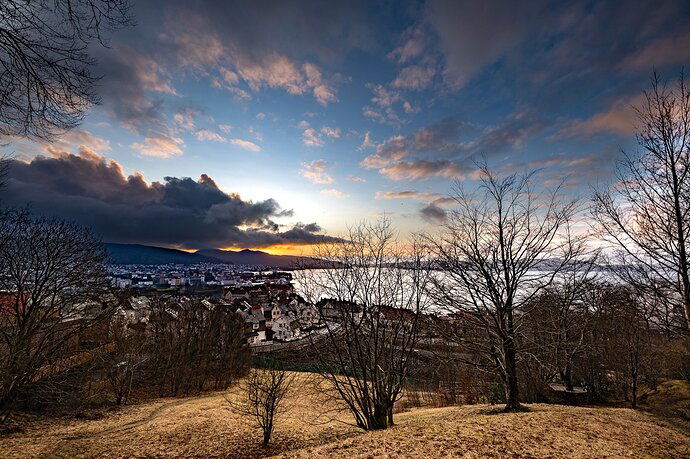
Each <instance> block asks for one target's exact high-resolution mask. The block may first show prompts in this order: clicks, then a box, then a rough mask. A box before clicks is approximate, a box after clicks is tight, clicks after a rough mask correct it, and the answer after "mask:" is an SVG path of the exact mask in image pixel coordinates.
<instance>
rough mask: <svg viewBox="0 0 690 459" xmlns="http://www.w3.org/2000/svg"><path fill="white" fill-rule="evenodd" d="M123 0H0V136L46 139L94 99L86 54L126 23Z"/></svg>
mask: <svg viewBox="0 0 690 459" xmlns="http://www.w3.org/2000/svg"><path fill="white" fill-rule="evenodd" d="M129 10H130V5H129V0H35V1H29V0H3V1H2V2H0V136H23V137H30V138H39V139H50V138H52V137H53V136H54V135H56V134H59V133H61V132H64V131H66V130H69V129H72V128H73V127H75V126H77V125H78V124H79V123H80V121H81V120H82V118H83V116H84V113H85V111H86V110H87V109H88V108H89V107H90V106H91V105H93V104H95V103H98V101H99V99H98V96H97V95H96V92H95V90H94V85H95V83H96V82H97V81H98V77H97V76H95V75H93V74H92V73H91V71H90V68H91V67H92V66H93V65H94V64H95V60H94V59H93V58H92V57H91V56H89V54H88V51H87V50H88V46H89V44H90V43H91V42H93V41H94V40H97V41H99V42H100V43H101V44H105V43H106V41H105V36H104V33H105V32H107V31H109V30H112V29H115V28H119V27H123V26H126V25H129V24H131V22H132V19H131V16H130V13H129Z"/></svg>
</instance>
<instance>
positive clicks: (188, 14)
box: [164, 4, 347, 106]
mask: <svg viewBox="0 0 690 459" xmlns="http://www.w3.org/2000/svg"><path fill="white" fill-rule="evenodd" d="M271 8H274V9H279V10H281V13H279V14H280V15H281V17H283V18H285V20H286V21H287V20H290V17H291V16H294V12H289V11H288V10H285V8H284V7H276V6H274V7H271V6H268V5H267V6H266V8H261V10H265V9H271ZM174 9H175V10H176V11H177V15H176V16H175V17H179V16H178V15H182V14H183V15H184V17H185V18H186V20H185V21H184V22H180V21H177V20H172V17H173V15H170V16H169V17H168V21H167V22H168V27H169V29H170V32H169V33H167V34H165V35H164V43H165V44H166V46H168V47H169V48H171V49H172V50H174V51H173V53H174V55H175V56H176V58H177V60H178V62H179V64H180V65H182V66H184V67H187V68H191V69H194V70H195V71H196V73H198V74H201V75H202V76H204V77H209V78H210V80H211V84H212V86H213V87H216V88H221V89H225V90H228V91H230V92H232V93H234V94H235V95H236V96H238V97H239V98H241V99H247V98H248V97H250V96H249V94H248V93H247V92H246V91H245V90H244V89H243V88H241V85H242V84H244V85H246V86H248V88H249V89H250V90H251V91H254V92H258V91H261V90H262V89H264V88H270V89H282V90H284V91H286V92H288V93H289V94H293V95H305V94H311V95H312V96H313V97H314V99H315V100H316V101H317V102H318V103H319V104H320V105H322V106H327V105H328V104H330V103H333V102H337V101H338V96H337V92H338V91H337V87H336V86H337V83H338V82H339V81H341V78H340V76H339V75H329V76H324V73H323V71H322V69H321V67H320V66H319V65H317V64H316V63H315V62H312V61H311V60H307V59H306V58H305V57H306V56H302V55H303V54H309V53H304V52H303V51H302V50H298V48H297V46H298V45H297V44H296V43H295V42H296V40H295V35H298V34H299V31H298V30H296V29H295V28H294V24H293V27H292V30H291V32H292V36H291V37H290V39H289V40H287V39H286V40H285V41H284V42H280V40H279V39H276V37H277V36H278V35H280V34H281V32H282V31H283V30H284V29H285V26H286V25H287V23H280V24H274V23H273V22H272V19H271V18H269V17H267V16H265V15H257V13H258V11H251V10H250V9H243V8H240V7H233V8H230V7H225V6H224V5H218V4H215V5H213V7H212V8H211V7H209V8H208V9H207V10H200V9H196V10H195V11H190V10H189V9H187V8H185V7H180V6H178V7H177V8H174ZM320 9H321V8H320ZM300 10H303V8H300ZM205 11H213V15H206V14H205ZM250 16H252V17H253V16H255V17H253V18H252V19H251V23H252V24H253V26H254V27H253V28H252V29H249V30H247V23H245V22H244V21H245V20H247V19H248V17H250ZM240 17H242V18H243V19H242V22H241V23H238V22H237V21H238V20H239V18H240ZM346 17H347V14H345V15H344V18H346ZM292 19H294V20H296V21H298V22H304V21H305V20H306V19H307V17H306V16H303V17H301V18H300V17H293V18H292ZM231 24H232V25H231ZM285 32H287V30H285ZM250 37H251V38H250ZM286 38H287V37H286ZM342 38H343V37H340V39H341V42H342ZM297 41H299V40H297ZM285 45H287V46H285ZM314 45H315V43H308V44H307V43H305V46H308V47H313V46H314ZM214 75H218V76H217V77H214Z"/></svg>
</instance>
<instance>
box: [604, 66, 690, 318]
mask: <svg viewBox="0 0 690 459" xmlns="http://www.w3.org/2000/svg"><path fill="white" fill-rule="evenodd" d="M636 111H637V115H638V123H639V124H638V127H637V141H638V144H639V146H640V151H639V152H638V153H636V154H630V153H625V157H624V159H623V160H622V162H621V164H620V167H619V171H618V180H617V182H616V183H615V184H614V185H613V186H612V187H611V188H609V189H607V190H603V191H599V192H596V193H595V194H594V208H593V215H594V218H595V219H596V221H597V222H598V224H599V227H600V229H601V231H602V234H603V236H604V237H605V238H606V239H607V240H609V241H610V242H613V243H614V244H615V246H616V247H617V248H618V249H619V250H618V254H619V256H620V265H621V269H620V270H619V273H621V274H622V275H624V276H625V277H626V280H628V281H630V282H631V283H633V284H634V285H635V286H636V287H637V288H641V287H645V288H646V289H647V290H648V291H650V292H651V293H654V294H658V295H660V296H661V297H663V298H665V300H666V304H667V305H670V306H671V307H677V308H679V309H680V310H682V311H683V314H684V316H685V327H690V260H689V259H688V249H690V245H689V244H690V242H689V241H690V89H688V87H687V82H686V79H685V76H684V75H683V74H681V76H680V78H679V79H678V81H677V83H676V84H675V85H673V86H670V87H669V86H667V85H666V84H664V83H662V82H661V81H660V79H659V76H658V75H657V74H656V73H655V74H654V75H653V77H652V82H651V89H650V90H648V91H645V92H644V101H643V102H642V104H641V105H640V106H639V107H636ZM625 265H628V266H630V268H631V269H622V268H623V267H625Z"/></svg>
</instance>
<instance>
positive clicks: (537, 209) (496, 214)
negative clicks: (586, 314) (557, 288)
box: [429, 165, 583, 411]
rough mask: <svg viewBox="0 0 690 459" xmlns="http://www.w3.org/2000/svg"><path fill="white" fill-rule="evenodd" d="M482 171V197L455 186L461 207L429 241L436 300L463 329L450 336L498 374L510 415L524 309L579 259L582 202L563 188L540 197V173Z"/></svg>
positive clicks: (517, 403)
mask: <svg viewBox="0 0 690 459" xmlns="http://www.w3.org/2000/svg"><path fill="white" fill-rule="evenodd" d="M480 173H481V187H480V188H479V190H478V191H476V192H473V193H470V192H468V191H466V190H465V189H463V188H462V186H461V185H460V184H458V185H457V187H456V190H455V200H456V209H455V210H453V211H452V212H451V213H450V215H449V218H448V220H447V222H446V223H445V224H444V226H443V228H442V231H441V233H440V235H438V236H436V237H429V242H430V246H431V250H432V252H433V254H434V255H435V257H436V259H437V262H438V263H439V268H440V270H441V272H440V273H438V274H437V275H436V276H434V277H433V287H434V288H433V290H432V295H433V298H434V300H435V302H436V304H437V305H438V306H439V307H441V308H443V309H444V310H445V311H446V312H448V313H449V314H450V315H451V317H452V318H453V319H454V320H456V321H457V322H458V323H459V324H460V325H459V326H457V327H453V328H451V330H457V331H458V333H457V334H456V335H455V336H450V337H448V338H449V339H453V340H457V341H458V342H459V343H460V344H462V345H463V346H464V349H465V350H466V352H467V353H468V354H469V355H472V356H475V357H476V358H475V357H472V358H470V359H469V360H468V363H471V364H473V365H477V366H478V367H480V368H484V369H486V370H490V371H495V372H497V373H498V374H499V375H500V377H501V379H502V381H503V384H504V386H505V395H506V410H507V411H515V410H519V409H521V406H520V397H519V388H518V360H519V357H520V349H519V348H518V339H519V335H520V332H521V322H522V318H523V315H524V309H525V307H526V305H528V304H530V302H531V300H532V299H533V298H534V297H535V296H536V295H538V294H539V293H540V292H542V291H543V290H544V289H545V288H546V287H547V286H549V285H551V283H552V282H553V281H554V279H555V278H556V276H557V275H558V274H559V273H560V272H561V271H562V270H563V269H565V268H566V267H567V266H569V265H570V264H571V263H572V262H573V261H574V259H575V258H576V257H577V256H578V255H579V254H580V253H581V251H582V249H583V241H582V240H581V239H579V238H575V237H573V236H572V234H571V233H570V231H569V227H570V222H571V219H572V218H573V216H574V214H575V212H576V210H577V206H576V202H575V201H569V200H564V198H563V196H561V195H560V188H557V189H556V190H555V191H553V192H551V193H548V194H540V193H537V192H535V190H534V189H533V184H532V182H533V177H534V173H530V174H527V175H525V176H518V175H509V176H507V177H505V178H499V177H498V176H497V175H496V174H495V173H493V172H492V171H491V170H489V168H488V167H487V166H486V165H482V166H481V168H480Z"/></svg>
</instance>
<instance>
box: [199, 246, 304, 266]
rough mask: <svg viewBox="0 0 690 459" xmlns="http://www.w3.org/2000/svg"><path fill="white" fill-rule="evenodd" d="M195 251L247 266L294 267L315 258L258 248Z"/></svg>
mask: <svg viewBox="0 0 690 459" xmlns="http://www.w3.org/2000/svg"><path fill="white" fill-rule="evenodd" d="M195 253H197V254H199V255H203V256H206V257H212V258H216V259H218V260H222V261H223V262H225V263H233V264H236V265H249V266H270V267H275V268H296V267H298V266H303V265H304V264H305V263H309V264H314V262H315V261H316V260H314V259H313V258H308V257H298V256H294V255H271V254H270V253H266V252H262V251H260V250H249V249H245V250H238V251H233V250H220V249H205V250H198V251H196V252H195Z"/></svg>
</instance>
